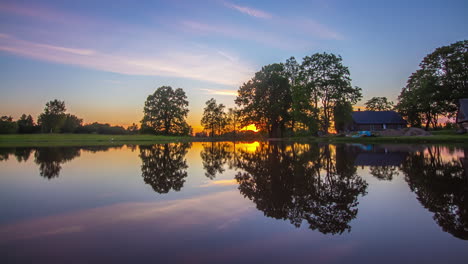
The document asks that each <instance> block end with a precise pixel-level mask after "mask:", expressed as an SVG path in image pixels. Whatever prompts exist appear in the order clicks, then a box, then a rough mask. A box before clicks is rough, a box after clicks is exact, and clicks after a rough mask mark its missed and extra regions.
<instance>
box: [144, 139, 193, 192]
mask: <svg viewBox="0 0 468 264" xmlns="http://www.w3.org/2000/svg"><path fill="white" fill-rule="evenodd" d="M190 146H191V144H190V143H170V144H158V145H152V146H140V158H141V161H142V165H141V174H142V176H143V179H144V181H145V183H146V184H149V185H151V187H153V189H154V191H156V192H158V193H168V192H169V191H170V190H171V189H172V190H174V191H180V189H181V188H182V187H183V186H184V182H185V178H186V177H187V168H188V165H187V161H186V160H185V155H186V154H187V151H188V149H189V148H190Z"/></svg>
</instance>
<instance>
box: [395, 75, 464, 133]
mask: <svg viewBox="0 0 468 264" xmlns="http://www.w3.org/2000/svg"><path fill="white" fill-rule="evenodd" d="M442 90H443V88H442V87H441V86H440V83H439V82H438V81H437V77H435V76H434V75H433V74H432V73H430V72H428V71H426V70H418V71H416V72H415V73H413V74H412V75H411V76H410V78H409V79H408V82H407V85H406V87H405V88H404V89H403V90H402V92H401V94H400V96H399V97H398V101H399V102H398V105H397V109H398V111H399V112H400V113H401V114H402V115H403V116H404V117H406V119H407V120H408V122H409V123H410V124H411V125H413V126H420V125H422V123H425V128H426V130H427V129H429V126H430V125H432V126H433V127H435V126H437V120H438V119H439V117H440V116H447V115H450V113H453V112H454V110H455V108H454V104H452V103H451V102H450V100H447V95H444V93H442V92H441V91H442Z"/></svg>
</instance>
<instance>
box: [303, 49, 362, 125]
mask: <svg viewBox="0 0 468 264" xmlns="http://www.w3.org/2000/svg"><path fill="white" fill-rule="evenodd" d="M300 75H301V80H302V82H303V86H304V87H305V89H306V90H305V92H304V95H305V96H310V100H311V103H312V104H313V106H314V108H315V109H320V121H321V126H322V130H323V131H324V132H325V133H327V132H328V130H329V128H330V125H331V122H332V120H333V111H334V109H335V107H336V105H337V103H339V102H350V103H351V104H355V103H356V102H357V101H358V100H359V99H360V98H361V97H362V95H361V88H359V87H352V86H351V78H350V73H349V69H348V67H346V66H344V65H343V64H342V58H341V56H336V55H335V54H329V53H315V54H313V55H312V56H306V57H305V58H304V60H303V62H302V65H301V73H300Z"/></svg>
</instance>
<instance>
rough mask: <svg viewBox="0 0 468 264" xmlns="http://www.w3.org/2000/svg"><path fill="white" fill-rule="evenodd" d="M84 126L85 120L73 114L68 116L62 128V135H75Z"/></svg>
mask: <svg viewBox="0 0 468 264" xmlns="http://www.w3.org/2000/svg"><path fill="white" fill-rule="evenodd" d="M82 124H83V119H81V118H78V117H77V116H75V115H72V114H66V117H65V121H64V122H63V126H62V128H61V132H62V133H74V132H76V129H77V128H78V127H80V126H81V125H82Z"/></svg>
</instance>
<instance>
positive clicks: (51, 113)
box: [37, 99, 67, 133]
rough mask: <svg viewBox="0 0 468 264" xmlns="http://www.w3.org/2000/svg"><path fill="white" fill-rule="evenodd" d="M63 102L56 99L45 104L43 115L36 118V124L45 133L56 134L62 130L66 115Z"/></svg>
mask: <svg viewBox="0 0 468 264" xmlns="http://www.w3.org/2000/svg"><path fill="white" fill-rule="evenodd" d="M66 110H67V109H66V108H65V102H64V101H59V100H57V99H55V100H53V101H50V102H47V103H46V107H45V108H44V113H42V114H40V115H39V117H38V119H37V120H38V123H39V125H40V126H41V129H42V131H43V132H45V133H58V132H60V129H61V128H62V126H63V124H64V122H65V119H66V114H65V111H66Z"/></svg>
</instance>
